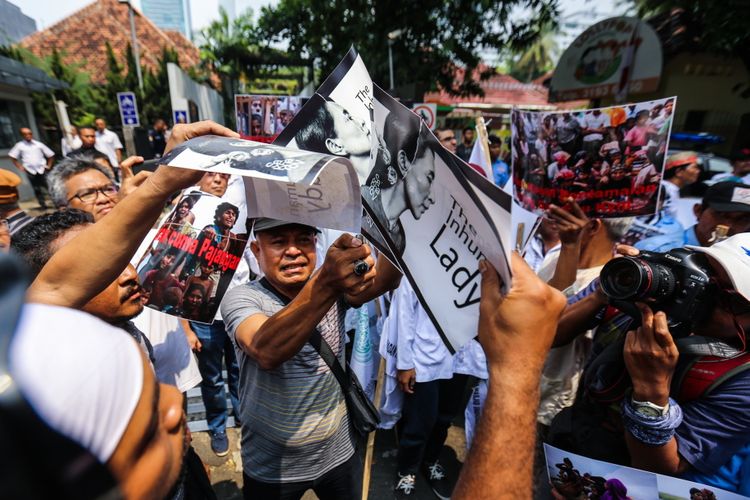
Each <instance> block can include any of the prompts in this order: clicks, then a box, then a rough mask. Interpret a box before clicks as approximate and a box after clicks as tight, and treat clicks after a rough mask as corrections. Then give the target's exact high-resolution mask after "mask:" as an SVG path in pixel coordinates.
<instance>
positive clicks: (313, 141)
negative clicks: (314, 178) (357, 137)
mask: <svg viewBox="0 0 750 500" xmlns="http://www.w3.org/2000/svg"><path fill="white" fill-rule="evenodd" d="M311 103H312V101H311V102H310V103H308V105H310V104H311ZM327 103H328V101H326V100H324V99H320V100H316V102H315V104H317V107H316V108H314V109H313V110H312V112H311V113H310V114H311V115H312V116H310V119H309V120H308V121H307V122H306V125H305V126H304V127H303V128H301V129H300V130H299V131H298V132H297V134H296V135H295V136H294V139H295V141H296V142H297V147H298V148H300V149H305V150H307V151H315V152H318V153H329V151H328V147H327V146H326V140H327V139H336V138H338V135H337V134H336V127H335V126H334V123H333V116H331V113H330V112H329V111H328V108H327ZM305 112H308V111H307V110H305Z"/></svg>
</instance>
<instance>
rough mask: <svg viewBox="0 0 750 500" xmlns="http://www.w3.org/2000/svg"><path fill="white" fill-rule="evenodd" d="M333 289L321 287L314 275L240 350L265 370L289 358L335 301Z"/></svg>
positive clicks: (297, 350)
mask: <svg viewBox="0 0 750 500" xmlns="http://www.w3.org/2000/svg"><path fill="white" fill-rule="evenodd" d="M336 298H337V297H336V294H335V292H333V291H331V290H329V289H327V288H326V287H324V286H322V285H321V284H320V282H319V275H314V276H313V277H312V278H311V279H310V281H308V282H307V284H306V285H305V286H304V288H302V290H301V291H300V293H299V294H298V295H297V296H296V297H295V298H294V300H292V301H291V302H290V303H289V304H288V305H287V306H286V307H285V308H284V309H282V310H281V311H279V312H278V313H276V314H274V315H273V316H272V317H270V318H269V319H268V320H266V321H265V322H264V323H263V324H262V325H261V327H260V328H259V329H258V331H257V332H255V334H254V335H253V336H252V339H251V341H250V342H249V343H248V344H245V345H242V347H243V350H245V352H247V353H248V355H250V356H251V357H252V358H254V359H255V360H256V361H257V362H258V364H259V365H260V367H261V368H263V369H264V370H272V369H274V368H276V367H277V366H279V365H280V364H281V363H283V362H285V361H287V360H289V359H291V358H292V357H293V356H294V355H295V354H297V353H298V352H299V351H300V349H302V347H303V346H304V345H305V343H306V342H307V341H308V340H309V338H310V334H311V333H312V332H313V331H314V329H315V327H316V326H317V325H318V323H320V320H321V319H323V317H324V316H325V315H326V313H327V312H328V311H329V310H330V309H331V307H332V306H333V304H334V302H335V301H336Z"/></svg>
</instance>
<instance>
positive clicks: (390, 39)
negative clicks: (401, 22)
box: [388, 29, 404, 92]
mask: <svg viewBox="0 0 750 500" xmlns="http://www.w3.org/2000/svg"><path fill="white" fill-rule="evenodd" d="M403 32H404V30H402V29H398V30H394V31H391V32H390V33H388V71H389V73H390V77H391V82H390V83H391V88H390V92H393V91H394V90H396V84H395V83H394V81H393V44H394V42H395V41H396V40H397V39H398V38H399V37H400V36H401V34H402V33H403Z"/></svg>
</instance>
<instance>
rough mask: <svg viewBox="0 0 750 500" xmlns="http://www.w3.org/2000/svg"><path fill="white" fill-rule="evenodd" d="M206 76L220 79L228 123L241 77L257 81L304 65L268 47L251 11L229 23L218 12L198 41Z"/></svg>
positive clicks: (231, 116)
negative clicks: (288, 67)
mask: <svg viewBox="0 0 750 500" xmlns="http://www.w3.org/2000/svg"><path fill="white" fill-rule="evenodd" d="M198 46H199V48H200V51H201V61H202V65H203V68H202V71H203V74H204V75H206V74H209V73H210V72H211V71H214V72H216V74H217V75H219V78H220V80H221V84H222V91H221V94H222V96H223V98H224V115H225V120H226V123H232V120H234V118H233V116H234V100H233V99H234V94H236V93H238V92H239V82H240V79H241V77H244V78H246V79H254V78H257V77H259V76H267V75H271V74H273V73H274V72H276V71H278V70H279V68H280V67H287V66H295V65H300V64H303V62H301V61H299V59H298V58H295V57H290V56H289V55H288V54H287V53H286V52H285V51H282V50H278V49H275V48H273V47H269V46H268V43H267V41H266V40H265V38H264V34H263V32H262V31H260V30H259V29H258V26H257V24H256V22H255V19H254V17H253V12H252V10H251V9H248V10H246V11H245V12H243V13H241V14H240V15H239V16H237V17H236V18H235V19H234V20H233V21H230V20H229V17H228V16H227V13H226V11H224V9H219V19H217V20H216V21H213V22H212V23H211V24H210V25H209V26H208V27H207V28H205V29H204V30H202V31H201V35H200V38H199V41H198Z"/></svg>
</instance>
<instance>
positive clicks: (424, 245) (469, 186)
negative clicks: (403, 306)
mask: <svg viewBox="0 0 750 500" xmlns="http://www.w3.org/2000/svg"><path fill="white" fill-rule="evenodd" d="M275 143H277V144H283V145H287V146H289V147H299V148H302V149H306V150H310V151H319V152H324V153H327V154H334V155H340V156H343V157H346V158H348V159H349V160H350V161H351V162H352V164H353V166H354V169H355V170H356V172H357V177H358V179H359V182H360V185H361V190H362V202H363V206H364V209H365V212H366V216H365V218H364V222H363V226H362V231H363V233H364V234H365V235H366V236H367V237H368V239H370V240H371V241H372V242H373V244H375V246H378V247H379V248H380V246H383V247H384V248H383V249H384V250H385V252H384V253H385V255H387V256H388V258H389V259H391V260H392V261H393V262H394V264H396V265H397V266H398V267H400V268H401V269H402V270H403V272H404V274H405V276H406V277H407V279H408V280H409V282H410V284H411V285H412V287H413V288H414V290H415V292H416V294H417V296H418V298H419V300H420V303H421V304H422V306H423V307H424V308H425V310H426V312H427V314H428V315H429V316H430V318H431V319H432V321H433V323H434V325H435V327H436V329H437V330H438V332H439V333H440V335H441V336H442V338H443V340H444V341H445V343H446V345H447V346H448V348H449V349H451V350H457V349H459V348H460V347H461V346H462V345H463V344H465V343H466V342H467V341H468V340H470V339H472V338H474V337H475V336H476V334H477V322H478V316H479V297H480V275H479V270H478V262H479V260H480V259H481V258H486V259H487V260H488V261H489V262H491V263H492V264H493V265H494V266H495V268H496V269H497V270H498V272H499V273H500V275H501V277H502V279H503V282H504V283H505V285H506V286H510V278H511V272H510V266H509V252H510V248H511V238H510V231H509V228H510V204H511V197H510V196H509V195H507V194H506V193H504V192H503V191H502V190H500V189H499V188H497V187H496V186H495V185H494V184H492V182H490V181H489V180H487V179H486V178H484V177H482V176H481V175H480V174H478V173H477V172H476V171H474V169H472V168H471V167H469V166H468V165H467V164H466V163H464V162H463V161H461V160H460V159H459V158H458V157H456V156H455V155H453V154H451V153H449V152H448V151H447V150H446V149H445V148H443V147H442V146H441V145H440V143H439V141H438V140H437V138H436V137H435V136H434V135H433V134H432V132H430V130H429V129H428V128H427V127H426V126H425V125H424V123H423V122H422V120H421V119H420V118H419V116H417V115H416V114H414V113H413V112H412V111H411V110H409V109H407V108H406V107H404V106H403V105H401V104H400V103H398V102H397V101H396V100H395V99H393V98H392V97H391V96H389V95H388V94H387V93H386V92H385V91H383V90H382V89H380V88H379V87H378V86H377V85H374V84H373V83H372V81H371V79H370V77H369V74H368V72H367V69H366V67H365V65H364V63H363V62H362V59H361V58H360V57H359V55H358V54H357V52H356V50H354V49H352V50H350V51H349V53H348V54H347V56H346V57H345V58H344V59H343V60H342V62H341V63H340V64H339V66H338V67H337V68H336V69H335V70H334V71H333V73H332V74H331V76H329V77H328V79H327V80H326V81H325V82H324V83H323V85H322V86H321V88H320V89H319V90H318V92H317V93H316V95H315V96H313V97H312V98H311V99H310V100H309V101H308V103H307V104H306V105H305V107H304V108H303V109H302V111H300V113H299V115H298V116H297V118H296V119H295V120H293V121H292V123H291V124H290V126H289V127H288V128H287V129H286V130H284V132H282V134H281V135H280V136H279V137H278V138H277V140H276V142H275Z"/></svg>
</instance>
